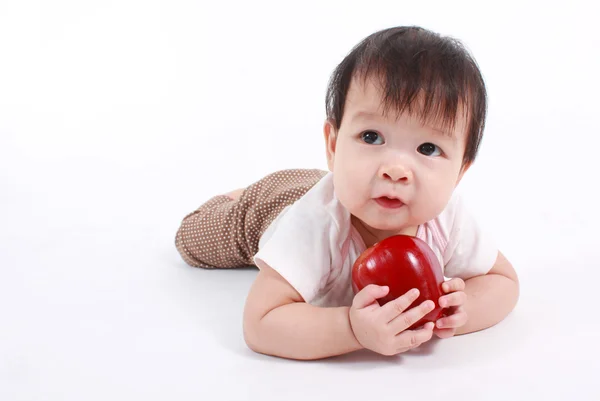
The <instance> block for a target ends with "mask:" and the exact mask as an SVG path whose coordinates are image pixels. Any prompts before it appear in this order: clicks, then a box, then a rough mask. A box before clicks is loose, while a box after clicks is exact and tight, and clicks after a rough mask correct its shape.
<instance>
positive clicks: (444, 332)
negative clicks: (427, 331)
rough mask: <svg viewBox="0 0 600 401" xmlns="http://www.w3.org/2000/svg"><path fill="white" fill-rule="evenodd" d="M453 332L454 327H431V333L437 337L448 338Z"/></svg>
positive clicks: (454, 331) (454, 330)
mask: <svg viewBox="0 0 600 401" xmlns="http://www.w3.org/2000/svg"><path fill="white" fill-rule="evenodd" d="M455 333H456V329H438V328H437V327H436V328H435V329H433V334H435V335H436V336H437V337H438V338H450V337H452V336H454V334H455Z"/></svg>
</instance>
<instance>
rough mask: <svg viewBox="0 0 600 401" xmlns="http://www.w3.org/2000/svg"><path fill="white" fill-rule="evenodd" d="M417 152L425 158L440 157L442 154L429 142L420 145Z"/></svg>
mask: <svg viewBox="0 0 600 401" xmlns="http://www.w3.org/2000/svg"><path fill="white" fill-rule="evenodd" d="M417 151H418V152H419V153H421V154H424V155H425V156H440V155H441V154H442V150H441V149H440V148H439V147H438V146H437V145H434V144H433V143H431V142H426V143H424V144H422V145H420V146H419V147H418V148H417Z"/></svg>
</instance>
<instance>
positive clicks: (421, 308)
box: [389, 299, 435, 334]
mask: <svg viewBox="0 0 600 401" xmlns="http://www.w3.org/2000/svg"><path fill="white" fill-rule="evenodd" d="M434 308H435V303H434V302H433V301H432V300H430V299H428V300H426V301H424V302H422V303H421V304H420V305H417V306H415V307H414V308H411V309H409V310H407V311H405V312H403V313H402V314H400V316H398V317H396V318H395V319H394V320H392V321H391V322H390V323H389V325H390V329H391V330H392V332H393V333H396V334H397V333H400V332H401V331H404V330H406V329H407V328H409V327H410V326H412V325H413V324H415V323H416V322H418V321H419V320H420V319H421V318H423V317H424V316H425V315H426V314H428V313H429V312H431V311H432V310H433V309H434Z"/></svg>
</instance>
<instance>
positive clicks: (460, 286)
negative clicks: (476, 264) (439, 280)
mask: <svg viewBox="0 0 600 401" xmlns="http://www.w3.org/2000/svg"><path fill="white" fill-rule="evenodd" d="M464 289H465V282H464V281H463V280H462V279H460V278H453V279H451V280H448V281H446V282H444V284H442V290H443V291H444V292H445V293H449V292H454V291H463V290H464Z"/></svg>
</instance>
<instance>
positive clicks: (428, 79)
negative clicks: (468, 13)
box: [324, 27, 486, 239]
mask: <svg viewBox="0 0 600 401" xmlns="http://www.w3.org/2000/svg"><path fill="white" fill-rule="evenodd" d="M326 106H327V120H326V122H325V127H324V133H325V141H326V149H327V160H328V165H329V169H330V170H331V171H333V173H334V186H335V192H336V196H337V197H338V199H339V200H340V202H341V203H342V204H343V205H344V206H345V207H346V208H347V209H348V210H349V211H350V213H351V214H352V215H353V216H354V218H357V219H359V221H360V222H361V223H362V225H363V226H365V228H366V229H367V230H368V231H369V232H371V233H372V234H374V235H376V236H377V237H378V238H380V239H382V238H385V237H387V236H389V235H393V234H397V233H414V230H415V229H416V227H417V226H418V225H420V224H423V223H424V222H426V221H428V220H431V219H433V218H435V217H436V216H437V215H438V214H439V213H440V212H441V211H442V210H443V209H444V207H445V206H446V205H447V203H448V201H449V200H450V197H451V196H452V192H453V191H454V189H455V187H456V186H457V185H458V183H459V181H460V180H461V178H462V176H463V174H464V173H465V172H466V171H467V169H468V168H469V167H470V166H471V164H472V163H473V161H474V160H475V156H476V154H477V151H478V149H479V144H480V142H481V138H482V135H483V129H484V125H485V116H486V89H485V85H484V82H483V78H482V76H481V73H480V72H479V69H478V67H477V64H476V62H475V61H474V60H473V58H472V57H471V56H470V55H469V53H468V51H467V50H466V49H465V48H464V47H463V46H462V45H461V44H460V42H458V41H457V40H455V39H452V38H446V37H442V36H440V35H438V34H436V33H433V32H431V31H428V30H425V29H423V28H419V27H397V28H391V29H386V30H383V31H380V32H376V33H374V34H372V35H370V36H368V37H367V38H365V39H364V40H363V41H362V42H361V43H359V44H358V45H357V46H356V47H355V48H354V49H353V50H352V51H351V52H350V53H349V54H348V56H346V58H345V59H344V60H343V61H342V62H341V63H340V64H339V65H338V67H337V68H336V69H335V71H334V72H333V74H332V77H331V80H330V83H329V87H328V90H327V97H326ZM386 195H387V196H390V197H397V198H399V199H400V200H401V201H402V202H403V205H402V206H401V207H398V208H387V207H383V206H381V204H380V203H379V202H378V201H376V200H375V199H376V198H379V197H381V196H386Z"/></svg>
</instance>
